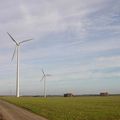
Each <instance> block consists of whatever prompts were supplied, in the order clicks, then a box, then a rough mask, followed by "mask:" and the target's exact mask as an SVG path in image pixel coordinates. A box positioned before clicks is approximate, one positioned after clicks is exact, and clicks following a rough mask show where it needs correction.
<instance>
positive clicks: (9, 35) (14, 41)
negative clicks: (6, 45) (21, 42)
mask: <svg viewBox="0 0 120 120" xmlns="http://www.w3.org/2000/svg"><path fill="white" fill-rule="evenodd" d="M7 34H8V35H9V37H10V38H11V39H12V40H13V42H15V44H16V45H18V43H17V42H16V41H15V39H14V38H13V37H12V36H11V35H10V33H8V32H7Z"/></svg>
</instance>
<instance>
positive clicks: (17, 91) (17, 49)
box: [7, 32, 32, 97]
mask: <svg viewBox="0 0 120 120" xmlns="http://www.w3.org/2000/svg"><path fill="white" fill-rule="evenodd" d="M7 34H8V35H9V36H10V38H11V39H12V41H13V42H14V43H15V45H16V46H15V49H14V53H13V56H12V60H13V59H14V56H15V53H16V51H17V72H16V97H19V96H20V94H19V80H20V70H19V48H20V45H21V44H22V43H24V42H28V41H30V40H32V39H28V40H23V41H21V42H17V41H16V40H15V39H14V38H13V37H12V36H11V35H10V34H9V33H8V32H7Z"/></svg>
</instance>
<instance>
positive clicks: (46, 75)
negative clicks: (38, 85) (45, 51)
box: [41, 69, 51, 98]
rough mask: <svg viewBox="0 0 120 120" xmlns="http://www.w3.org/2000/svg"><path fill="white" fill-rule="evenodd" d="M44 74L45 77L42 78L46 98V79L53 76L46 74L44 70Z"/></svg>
mask: <svg viewBox="0 0 120 120" xmlns="http://www.w3.org/2000/svg"><path fill="white" fill-rule="evenodd" d="M42 73H43V76H42V79H41V81H43V80H44V97H45V98H46V77H48V76H51V75H50V74H45V72H44V70H43V69H42Z"/></svg>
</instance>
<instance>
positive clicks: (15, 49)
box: [11, 47, 16, 61]
mask: <svg viewBox="0 0 120 120" xmlns="http://www.w3.org/2000/svg"><path fill="white" fill-rule="evenodd" d="M15 53H16V47H15V49H14V52H13V56H12V59H11V61H13V59H14V56H15Z"/></svg>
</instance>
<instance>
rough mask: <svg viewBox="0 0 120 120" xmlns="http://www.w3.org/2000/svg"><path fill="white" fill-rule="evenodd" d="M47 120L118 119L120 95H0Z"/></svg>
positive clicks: (119, 115)
mask: <svg viewBox="0 0 120 120" xmlns="http://www.w3.org/2000/svg"><path fill="white" fill-rule="evenodd" d="M1 99H5V100H7V101H9V102H11V103H13V104H16V105H18V106H20V107H23V108H26V109H28V110H30V111H32V112H34V113H36V114H38V115H41V116H44V117H46V118H48V119H49V120H120V96H108V97H73V98H64V97H55V98H54V97H50V98H46V99H44V98H39V97H21V98H15V97H2V98H1Z"/></svg>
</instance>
